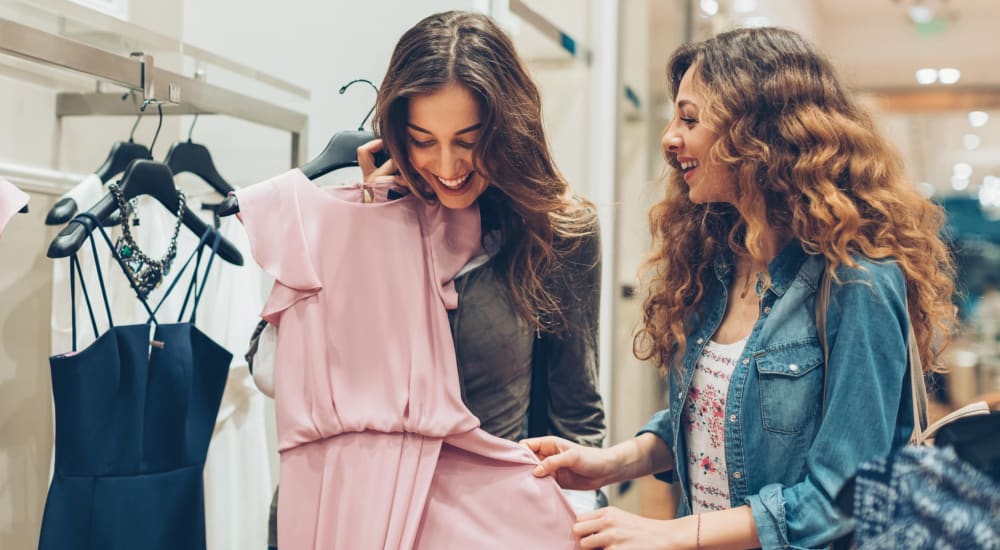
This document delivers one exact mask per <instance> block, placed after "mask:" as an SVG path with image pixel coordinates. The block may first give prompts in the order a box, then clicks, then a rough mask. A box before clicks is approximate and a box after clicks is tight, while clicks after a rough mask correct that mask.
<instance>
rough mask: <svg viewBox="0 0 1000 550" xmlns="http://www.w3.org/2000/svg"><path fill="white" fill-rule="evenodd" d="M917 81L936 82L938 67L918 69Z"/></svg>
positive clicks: (923, 82)
mask: <svg viewBox="0 0 1000 550" xmlns="http://www.w3.org/2000/svg"><path fill="white" fill-rule="evenodd" d="M916 77H917V82H918V83H920V84H923V85H927V84H934V82H936V81H937V79H938V72H937V69H928V68H925V69H917V72H916Z"/></svg>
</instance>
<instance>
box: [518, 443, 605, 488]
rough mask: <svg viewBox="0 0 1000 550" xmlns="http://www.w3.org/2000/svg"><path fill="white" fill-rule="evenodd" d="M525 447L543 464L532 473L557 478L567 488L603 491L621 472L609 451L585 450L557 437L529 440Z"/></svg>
mask: <svg viewBox="0 0 1000 550" xmlns="http://www.w3.org/2000/svg"><path fill="white" fill-rule="evenodd" d="M521 445H524V446H525V447H527V448H528V450H530V451H531V452H533V453H535V456H537V457H538V459H539V460H540V461H541V462H542V463H541V464H539V465H538V467H537V468H535V470H534V471H533V472H532V473H533V474H535V475H536V476H538V477H544V476H547V475H552V476H554V477H555V478H556V483H558V484H559V486H560V487H562V488H563V489H581V490H586V489H599V488H601V487H603V486H604V485H607V484H608V483H610V482H611V481H612V479H611V478H612V475H613V474H614V473H615V471H616V470H617V464H615V460H614V456H613V454H612V453H610V452H609V450H608V449H598V448H594V447H585V446H583V445H578V444H576V443H573V442H572V441H567V440H565V439H562V438H561V437H555V436H546V437H536V438H532V439H525V440H523V441H521Z"/></svg>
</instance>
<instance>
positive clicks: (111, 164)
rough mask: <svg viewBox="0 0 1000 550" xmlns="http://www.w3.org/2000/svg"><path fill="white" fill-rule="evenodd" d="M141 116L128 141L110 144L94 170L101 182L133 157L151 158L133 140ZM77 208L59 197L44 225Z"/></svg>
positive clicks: (60, 220) (62, 220)
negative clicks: (105, 155) (101, 160)
mask: <svg viewBox="0 0 1000 550" xmlns="http://www.w3.org/2000/svg"><path fill="white" fill-rule="evenodd" d="M141 118H142V113H141V112H140V113H139V116H137V117H136V119H135V123H134V124H133V125H132V132H131V133H130V134H129V136H128V141H116V142H115V143H114V145H112V146H111V151H109V152H108V157H107V158H106V159H104V164H102V165H101V167H100V168H98V169H97V170H96V171H95V172H94V173H95V174H96V175H97V177H98V178H100V180H101V182H102V183H108V182H109V181H111V180H112V179H114V177H115V176H117V175H118V174H121V173H122V172H124V171H125V169H126V168H128V165H129V163H130V162H132V161H133V160H135V159H151V158H153V156H152V155H151V154H150V153H149V149H148V148H147V147H146V146H145V145H141V144H139V143H135V142H134V141H133V137H134V136H135V129H136V127H137V126H138V125H139V119H141ZM77 208H79V205H77V204H76V201H75V200H73V199H71V198H69V197H63V198H61V199H59V200H58V201H56V203H55V204H54V205H52V208H50V209H49V213H48V214H46V215H45V225H62V224H64V223H66V222H68V221H69V220H70V218H72V217H73V215H74V214H76V211H77Z"/></svg>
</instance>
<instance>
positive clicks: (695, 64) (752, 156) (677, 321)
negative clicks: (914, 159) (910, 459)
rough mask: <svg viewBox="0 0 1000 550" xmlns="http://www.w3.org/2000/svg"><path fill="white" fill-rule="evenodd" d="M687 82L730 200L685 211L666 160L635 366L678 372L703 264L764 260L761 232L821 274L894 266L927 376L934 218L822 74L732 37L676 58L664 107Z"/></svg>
mask: <svg viewBox="0 0 1000 550" xmlns="http://www.w3.org/2000/svg"><path fill="white" fill-rule="evenodd" d="M689 70H691V71H694V73H693V75H692V76H693V79H692V82H693V84H694V86H695V88H696V89H697V90H698V92H699V93H700V94H701V95H702V98H703V101H704V104H703V105H701V106H700V107H701V108H700V111H699V113H700V114H699V119H700V123H701V124H705V125H707V127H708V128H710V129H711V130H713V131H714V132H715V133H717V134H718V136H719V138H718V140H717V141H716V142H715V144H714V145H713V146H712V149H711V150H710V152H709V157H710V159H711V160H714V161H716V162H719V163H722V164H723V165H725V166H727V167H728V168H729V169H730V170H731V171H732V173H733V174H734V175H735V179H736V186H737V191H736V196H737V199H736V204H735V205H727V204H718V203H717V204H694V203H692V202H691V201H690V200H689V198H688V188H687V185H686V183H685V182H684V179H683V177H682V175H681V172H680V170H679V169H678V168H679V166H678V164H677V161H676V159H675V158H674V156H673V155H669V154H668V155H666V156H667V161H668V163H669V164H670V165H671V166H672V167H673V168H674V169H673V170H671V171H670V173H669V175H668V178H667V186H666V196H665V198H664V199H663V200H662V201H661V202H659V203H657V204H656V205H655V206H654V207H653V208H652V210H651V211H650V213H649V220H650V228H651V232H652V235H653V239H654V242H655V245H654V250H653V251H652V252H651V254H650V256H649V258H648V259H647V261H646V264H645V265H644V275H645V277H644V278H645V279H647V282H648V287H649V288H648V290H649V294H648V295H647V297H646V299H645V302H644V307H643V327H642V328H641V329H640V330H639V332H638V333H637V334H636V337H635V340H634V342H633V344H634V351H635V353H636V356H637V357H639V358H640V359H651V360H652V361H653V362H654V363H655V364H656V365H657V366H658V367H659V368H660V369H661V372H665V371H666V369H667V368H669V367H671V366H679V365H680V360H681V358H682V356H683V351H684V348H685V345H686V342H687V336H688V335H689V331H690V330H691V328H692V327H691V324H689V322H690V320H691V319H693V317H694V314H695V313H696V311H697V309H698V307H699V304H700V302H701V300H702V298H703V297H704V294H705V289H706V288H707V285H708V281H709V277H710V276H714V275H712V265H713V261H714V259H715V258H716V257H718V256H720V255H723V254H728V253H730V251H732V252H733V253H736V254H749V255H750V256H752V257H753V258H754V259H756V260H758V261H762V262H765V261H766V260H767V259H768V258H764V257H763V255H762V251H761V248H760V244H759V243H760V242H761V239H760V236H761V235H762V234H763V233H764V232H765V231H766V230H767V229H769V228H770V229H772V230H776V231H777V232H779V234H782V235H785V236H787V237H794V238H797V239H798V240H799V241H800V242H801V243H802V245H803V247H804V248H805V250H806V251H807V252H809V253H810V254H822V255H823V256H825V257H826V259H827V260H828V270H829V271H830V273H831V274H832V273H833V271H834V270H835V269H836V268H837V266H838V265H840V264H846V265H848V266H851V267H856V266H857V263H856V262H855V260H854V259H853V257H852V256H853V255H857V254H860V255H863V256H866V257H868V258H870V259H873V260H879V259H893V260H895V261H896V262H897V263H898V265H899V267H900V268H901V269H902V271H903V274H904V276H905V278H906V295H907V304H908V308H909V314H910V322H911V324H912V325H913V329H914V331H915V333H916V337H917V343H918V348H919V350H920V357H921V358H922V359H923V364H924V366H925V369H928V370H929V369H931V368H934V365H935V364H936V361H935V360H936V358H937V355H938V354H939V353H940V351H941V350H942V349H943V347H944V345H945V344H946V343H947V341H948V339H949V337H950V334H951V332H952V330H953V328H954V326H955V319H956V308H955V306H954V305H953V303H952V290H953V275H954V267H953V263H952V258H951V256H950V252H949V250H948V248H947V246H946V244H945V243H944V242H943V240H942V239H941V237H940V234H941V229H942V226H943V223H944V214H943V212H942V210H941V209H940V208H939V207H937V206H936V205H934V204H933V203H932V202H930V201H929V200H927V199H925V198H924V197H922V196H921V195H920V194H919V193H918V192H917V191H916V189H915V187H914V186H913V185H912V184H911V182H909V181H907V179H906V177H905V175H904V168H903V162H902V160H901V158H900V156H899V154H898V153H897V152H896V151H895V150H894V149H893V147H892V146H891V145H890V144H889V143H888V142H887V141H886V139H885V138H883V137H882V136H881V135H880V133H879V131H878V130H877V129H876V127H875V124H874V123H873V121H872V118H871V115H870V114H869V113H868V112H867V111H866V110H865V109H863V108H862V107H861V106H860V105H859V104H858V103H857V102H856V101H855V100H854V99H852V98H851V96H850V94H848V93H847V91H846V90H845V89H844V87H843V86H842V85H841V83H840V81H839V80H838V78H837V75H836V73H835V71H834V69H833V67H832V66H831V64H830V62H829V61H828V60H827V59H826V58H825V57H824V56H822V55H821V54H820V53H818V52H817V51H816V50H815V49H814V48H813V46H812V45H810V44H809V43H808V42H807V41H806V40H804V39H803V38H802V37H801V36H800V35H798V34H796V33H795V32H792V31H789V30H784V29H779V28H744V29H737V30H733V31H729V32H725V33H722V34H719V35H718V36H716V37H714V38H711V39H708V40H706V41H704V42H700V43H696V44H689V45H684V46H682V47H681V48H679V49H678V50H677V51H676V52H675V53H674V55H673V57H672V58H671V59H670V62H669V63H668V68H667V77H668V79H669V84H670V88H671V92H672V94H673V96H675V97H676V95H677V91H678V88H679V86H680V81H681V78H682V77H683V76H684V74H685V73H686V72H687V71H689ZM769 282H770V281H769V279H768V280H767V281H766V282H765V283H766V284H769Z"/></svg>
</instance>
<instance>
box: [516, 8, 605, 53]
mask: <svg viewBox="0 0 1000 550" xmlns="http://www.w3.org/2000/svg"><path fill="white" fill-rule="evenodd" d="M509 9H510V12H511V13H513V14H515V15H517V16H518V17H520V18H521V20H523V21H524V22H526V23H528V24H530V25H531V26H533V27H534V28H535V29H536V30H538V32H540V33H542V34H543V35H545V36H546V37H548V38H550V39H551V40H552V41H554V42H555V43H556V44H558V45H559V47H560V48H562V49H563V50H565V51H566V53H568V54H569V55H570V57H574V58H577V59H582V60H583V61H584V63H586V64H587V65H590V63H591V53H590V50H589V49H587V48H584V47H582V46H581V45H580V44H579V42H577V40H576V39H574V38H573V37H572V36H570V35H569V34H568V33H566V32H565V31H563V30H562V29H561V28H559V26H558V25H556V24H555V23H553V22H552V21H550V20H549V19H548V18H546V17H545V16H544V15H542V14H541V13H539V12H537V11H535V10H533V9H531V7H529V6H528V5H527V4H525V3H524V2H523V1H522V0H509Z"/></svg>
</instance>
